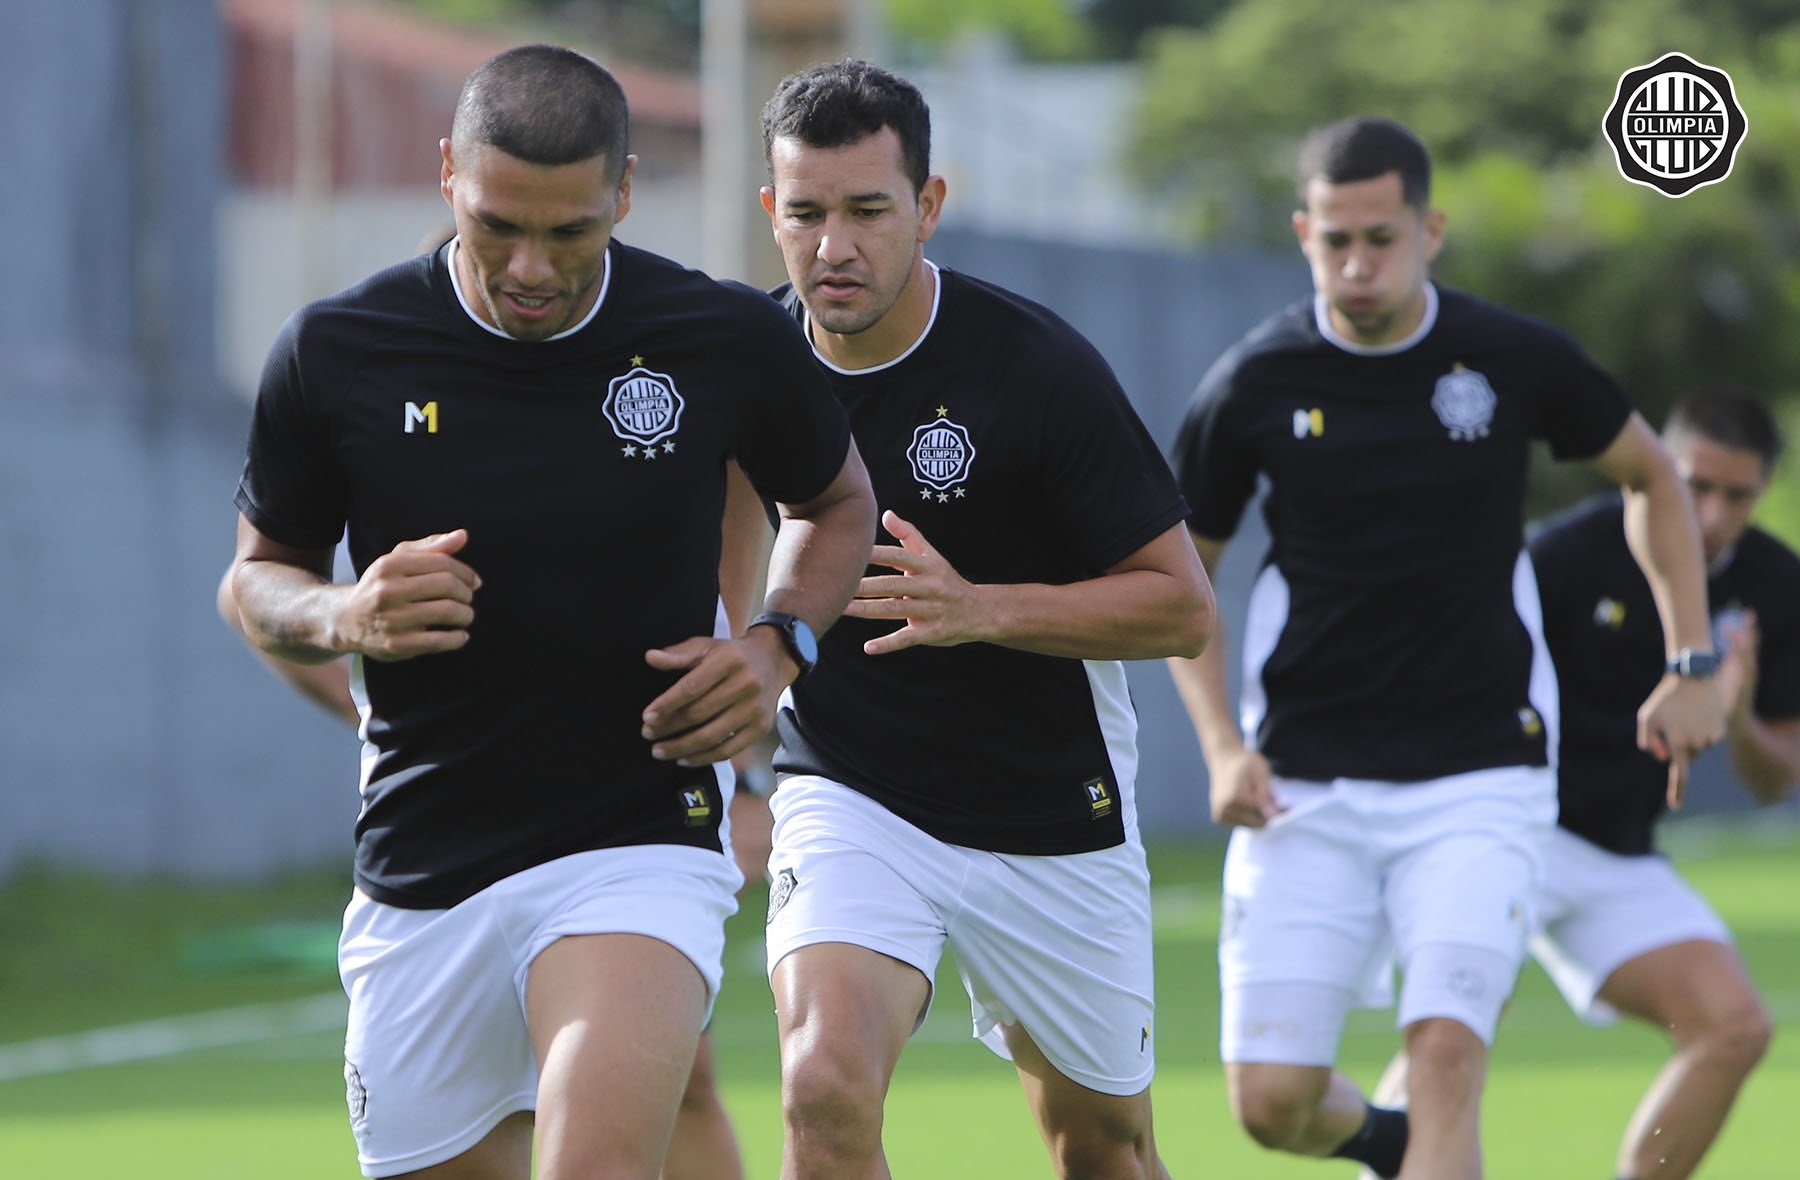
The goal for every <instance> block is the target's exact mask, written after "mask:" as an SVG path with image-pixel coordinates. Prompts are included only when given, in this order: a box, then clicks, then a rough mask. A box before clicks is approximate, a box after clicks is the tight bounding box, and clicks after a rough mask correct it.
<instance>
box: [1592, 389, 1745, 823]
mask: <svg viewBox="0 0 1800 1180" xmlns="http://www.w3.org/2000/svg"><path fill="white" fill-rule="evenodd" d="M1595 464H1596V466H1598V467H1599V468H1600V470H1601V471H1603V472H1605V473H1606V475H1607V476H1608V477H1609V478H1611V479H1614V480H1616V481H1617V482H1618V483H1619V486H1620V488H1621V489H1622V491H1623V492H1624V495H1625V537H1626V541H1627V542H1628V543H1629V544H1630V546H1631V552H1632V556H1633V557H1635V558H1636V559H1637V563H1638V565H1639V566H1640V567H1641V568H1642V569H1643V571H1644V576H1645V578H1647V579H1648V580H1649V582H1650V591H1651V594H1652V596H1653V597H1654V598H1655V600H1656V609H1657V613H1658V614H1659V615H1660V616H1661V618H1662V625H1663V644H1664V648H1665V650H1666V652H1667V654H1668V656H1669V657H1670V658H1674V657H1675V656H1676V655H1677V653H1679V652H1682V651H1702V652H1710V651H1711V650H1712V631H1711V624H1710V622H1709V620H1708V617H1707V609H1706V565H1705V558H1704V557H1703V556H1702V551H1701V546H1700V526H1699V524H1698V523H1697V521H1696V520H1695V517H1694V508H1693V502H1692V500H1691V499H1690V498H1689V496H1688V491H1687V485H1686V484H1685V483H1683V481H1682V479H1681V476H1680V473H1679V472H1678V471H1677V470H1676V468H1675V463H1674V461H1673V460H1672V459H1670V458H1669V454H1668V452H1667V451H1666V450H1664V449H1663V446H1662V443H1661V442H1660V441H1659V440H1658V439H1657V437H1656V435H1655V434H1654V433H1653V432H1652V431H1651V429H1650V427H1649V424H1648V423H1646V422H1645V421H1644V419H1643V418H1642V417H1641V416H1640V415H1638V414H1633V415H1632V416H1631V418H1630V419H1629V420H1628V421H1627V422H1626V423H1625V427H1624V429H1622V430H1621V431H1620V432H1619V436H1618V437H1617V438H1615V439H1614V440H1613V441H1612V443H1611V445H1609V446H1608V447H1607V448H1606V450H1605V451H1604V452H1602V453H1601V455H1600V456H1599V458H1598V459H1596V460H1595ZM1724 736H1725V700H1724V694H1723V693H1722V692H1721V690H1720V687H1719V685H1718V683H1717V682H1716V680H1714V679H1713V678H1711V677H1704V678H1697V677H1683V676H1677V675H1675V674H1674V673H1670V674H1668V675H1666V676H1664V677H1663V679H1662V681H1661V682H1660V683H1659V684H1658V685H1657V686H1656V688H1655V690H1654V691H1653V692H1651V694H1650V697H1649V699H1648V700H1646V701H1645V702H1644V705H1643V708H1641V709H1640V710H1639V711H1638V745H1639V746H1640V747H1641V748H1643V749H1645V750H1648V751H1649V752H1650V753H1651V754H1653V755H1655V756H1656V757H1657V758H1660V759H1663V760H1664V761H1666V762H1668V764H1669V805H1670V806H1671V807H1679V806H1680V805H1681V802H1682V800H1683V799H1684V798H1685V796H1686V794H1687V766H1688V763H1689V761H1691V760H1692V758H1693V756H1694V755H1696V754H1698V753H1699V752H1700V751H1701V750H1704V749H1706V748H1707V747H1708V746H1711V745H1713V744H1715V743H1716V742H1718V741H1719V740H1720V739H1721V738H1723V737H1724Z"/></svg>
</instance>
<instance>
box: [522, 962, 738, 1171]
mask: <svg viewBox="0 0 1800 1180" xmlns="http://www.w3.org/2000/svg"><path fill="white" fill-rule="evenodd" d="M705 1011H706V984H705V982H704V981H703V980H702V978H701V976H700V972H699V971H698V970H697V969H695V967H694V965H693V963H691V962H690V961H689V960H688V959H687V957H686V956H684V955H683V954H682V953H681V952H680V951H678V950H676V949H675V948H674V947H672V946H670V945H669V944H668V943H666V942H662V941H661V940H659V939H654V938H649V937H646V936H644V935H639V934H588V935H579V936H575V937H570V938H563V939H559V940H558V941H556V942H554V943H552V944H550V946H549V947H547V948H546V949H545V950H544V951H543V952H542V953H541V954H539V955H538V957H537V959H536V960H535V961H533V963H532V965H531V977H530V980H529V982H528V983H527V985H526V992H525V1012H526V1020H527V1023H528V1024H529V1025H530V1028H531V1042H532V1046H533V1048H534V1049H535V1050H536V1052H537V1058H538V1110H537V1131H538V1134H537V1177H538V1180H577V1178H579V1180H589V1178H591V1177H596V1176H605V1177H607V1178H608V1180H654V1178H655V1177H656V1175H657V1173H658V1171H659V1170H660V1169H661V1167H662V1161H663V1153H664V1152H665V1151H667V1150H668V1146H669V1135H670V1131H671V1129H672V1128H673V1126H674V1123H675V1110H676V1107H677V1106H678V1105H679V1103H680V1101H681V1093H682V1089H683V1087H684V1086H685V1085H686V1082H687V1078H688V1074H689V1071H690V1070H691V1069H692V1067H693V1063H694V1053H695V1049H696V1048H697V1046H698V1042H699V1039H700V1023H701V1020H702V1019H703V1017H704V1014H705Z"/></svg>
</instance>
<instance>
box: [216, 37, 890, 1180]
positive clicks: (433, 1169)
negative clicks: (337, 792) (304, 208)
mask: <svg viewBox="0 0 1800 1180" xmlns="http://www.w3.org/2000/svg"><path fill="white" fill-rule="evenodd" d="M626 138H627V112H626V106H625V100H624V94H623V92H622V91H620V89H619V87H618V84H617V83H616V82H615V81H614V80H613V78H612V76H611V75H610V74H608V73H607V72H606V71H605V70H604V69H602V68H601V67H600V66H599V65H597V64H596V63H594V62H593V61H591V60H589V59H588V58H586V57H583V56H581V55H579V54H576V53H572V52H570V51H568V50H563V49H557V48H554V47H549V46H527V47H522V48H519V49H514V50H509V51H507V52H506V53H503V54H500V55H499V56H497V57H495V58H493V59H491V60H490V61H488V62H487V63H485V64H483V65H482V66H481V67H479V68H478V69H477V70H476V71H475V72H474V73H473V74H472V75H470V77H469V80H468V82H467V83H466V84H465V86H464V89H463V92H462V96H461V98H460V99H459V101H458V105H457V111H456V118H455V122H454V125H453V128H452V131H451V136H450V138H449V139H447V140H443V141H441V144H440V148H441V151H442V155H443V171H442V181H441V187H442V190H443V194H444V197H445V199H446V200H447V201H448V202H449V204H450V207H451V211H452V213H453V215H454V217H455V220H456V227H457V235H458V236H457V238H456V240H455V241H454V242H452V243H451V244H450V245H449V246H447V247H446V248H445V249H444V250H443V251H441V252H438V253H434V254H431V255H427V256H423V257H420V258H416V259H413V260H411V261H408V262H405V263H402V264H400V265H398V266H396V267H393V268H390V269H388V270H385V271H382V272H380V273H378V274H376V275H374V276H372V277H370V278H369V279H367V280H365V281H364V282H363V283H361V284H360V285H358V286H357V287H354V288H352V289H351V290H349V291H347V292H345V293H343V294H340V295H337V296H333V297H331V298H329V299H326V300H323V301H320V302H318V303H315V304H312V305H309V306H308V307H306V308H303V309H302V310H301V311H300V312H298V313H297V314H296V315H295V316H294V317H293V318H292V319H290V320H289V322H288V324H287V325H286V326H285V327H284V328H283V330H282V332H281V334H280V336H279V337H278V338H277V340H276V342H275V345H274V347H273V349H272V352H271V355H270V358H269V361H268V363H267V365H266V367H265V370H264V376H263V382H262V387H261V389H260V391H259V394H258V398H257V406H256V411H255V415H254V419H253V423H252V427H251V434H250V444H249V457H248V460H247V462H246V465H245V471H244V476H243V480H242V482H241V484H240V486H239V490H238V496H237V503H238V507H239V509H240V511H241V513H242V519H241V522H240V525H239V533H238V536H239V541H238V555H237V561H236V570H235V573H234V575H233V591H234V596H235V599H236V602H237V607H238V613H239V616H240V618H241V620H242V622H243V624H244V627H245V632H246V634H247V635H248V636H249V637H250V639H251V640H252V641H253V642H254V643H256V644H257V646H259V647H260V648H262V649H263V650H264V651H267V652H269V653H271V654H273V655H276V656H279V657H281V658H284V659H289V660H295V661H298V662H302V663H321V662H324V661H327V660H329V659H331V658H333V657H335V656H338V655H341V654H344V653H346V652H348V653H351V654H353V655H356V656H358V657H359V660H358V669H359V673H360V680H361V683H362V686H363V690H364V692H365V693H366V700H367V717H366V720H365V722H364V732H365V738H366V743H367V745H366V750H365V755H364V759H363V777H362V798H363V806H362V812H361V815H360V817H359V819H358V822H357V825H356V833H357V856H356V874H355V875H356V883H357V891H356V894H355V896H354V897H353V899H352V901H351V903H350V906H349V908H348V909H347V911H346V913H345V920H344V934H343V938H342V941H341V943H340V957H339V966H340V970H341V973H342V975H343V978H344V983H345V988H346V990H347V991H348V992H349V995H350V1023H349V1030H348V1033H347V1036H346V1046H345V1056H346V1067H345V1075H346V1079H347V1083H348V1086H347V1089H348V1097H349V1100H350V1115H351V1125H352V1128H353V1130H354V1132H355V1135H356V1140H357V1148H358V1155H359V1158H360V1161H361V1164H362V1168H363V1171H364V1173H365V1174H366V1175H370V1176H391V1175H399V1174H403V1173H404V1174H416V1175H420V1176H426V1177H457V1178H459V1180H460V1178H464V1177H478V1178H481V1180H487V1178H490V1177H491V1178H494V1180H526V1178H527V1177H528V1176H530V1175H531V1174H532V1156H533V1154H534V1153H533V1150H532V1117H531V1113H530V1112H532V1111H533V1110H535V1112H536V1152H535V1154H536V1157H537V1158H536V1175H537V1176H538V1177H540V1178H543V1180H569V1178H573V1177H590V1176H597V1175H605V1176H617V1177H634V1178H639V1180H650V1178H651V1177H654V1176H655V1175H656V1174H657V1171H658V1168H659V1166H660V1165H661V1162H662V1159H663V1155H664V1151H665V1148H666V1146H667V1144H668V1139H669V1134H670V1126H671V1124H672V1122H673V1121H674V1118H675V1110H676V1105H677V1103H678V1101H679V1100H680V1097H681V1093H682V1088H683V1083H684V1080H685V1079H686V1078H687V1076H688V1072H689V1068H690V1066H691V1065H692V1063H693V1061H694V1052H695V1044H696V1041H697V1039H698V1037H699V1035H700V1030H701V1028H702V1027H703V1026H704V1024H705V1023H706V1019H707V1014H708V1011H709V1009H710V1007H711V1003H712V997H713V996H714V994H716V992H717V989H718V985H719V979H720V974H721V962H720V959H721V954H722V948H723V942H724V919H725V918H726V917H727V916H728V915H729V914H730V913H731V912H732V910H733V908H734V907H735V905H736V903H735V901H734V896H733V895H734V894H735V892H736V889H737V887H738V885H739V883H740V880H741V878H740V876H739V874H738V872H737V870H736V868H735V867H734V866H733V865H732V864H731V863H730V860H729V858H728V857H726V856H725V855H724V853H723V849H722V847H721V842H720V835H719V828H720V822H721V795H722V793H723V792H722V782H721V778H720V776H719V775H718V773H717V772H716V771H715V770H714V767H713V764H714V763H717V762H720V761H723V760H725V759H728V758H729V757H731V756H732V755H733V754H735V753H736V752H737V751H739V750H741V749H744V748H746V747H748V746H749V745H750V744H751V743H753V742H754V741H755V740H756V739H757V738H758V737H759V736H760V735H761V734H762V733H764V732H765V731H766V730H767V728H768V726H769V725H770V723H771V720H772V717H773V714H774V709H775V701H776V697H777V695H778V694H779V692H780V690H781V689H782V688H783V687H785V685H786V684H787V682H788V681H789V680H791V679H792V677H793V676H794V675H795V674H796V671H797V670H798V667H799V664H798V662H797V661H796V659H795V658H794V657H793V656H792V655H791V654H789V651H788V649H787V640H786V636H785V631H786V629H787V628H789V627H792V626H795V625H796V624H795V623H794V622H793V620H794V619H796V618H798V619H802V620H804V621H805V624H804V625H810V626H811V627H813V628H816V629H823V628H824V627H825V626H826V625H827V624H829V623H830V622H831V621H832V620H833V619H834V617H835V616H836V615H837V614H838V612H839V611H840V609H841V608H842V605H843V603H844V602H845V601H847V600H848V598H849V597H850V595H851V593H852V591H853V590H854V588H855V585H856V579H857V575H858V574H859V573H860V572H861V570H862V569H863V568H864V565H865V562H866V560H867V556H868V552H869V545H870V542H871V539H872V537H873V534H874V524H875V521H874V503H873V499H872V497H871V495H870V493H869V490H868V485H867V477H866V475H865V473H864V472H863V469H862V464H861V461H860V459H859V458H858V457H857V455H856V451H855V448H854V446H853V445H852V443H851V441H850V435H849V426H848V423H847V421H846V419H845V416H844V414H843V411H842V409H841V408H840V407H839V406H838V405H837V404H836V402H835V400H834V399H833V398H832V397H831V393H830V389H829V387H828V385H827V384H826V383H825V382H824V381H823V380H821V378H820V375H819V373H818V370H817V366H816V364H815V363H814V362H813V360H812V357H811V355H810V354H809V352H808V350H807V348H806V346H805V343H804V341H803V339H802V338H801V337H800V335H799V334H798V333H797V332H795V331H794V330H793V324H792V322H791V321H790V320H789V319H788V318H787V317H786V316H784V315H782V314H781V311H780V309H779V308H776V307H773V306H771V305H770V303H769V301H768V300H767V299H766V298H765V297H764V296H763V295H761V294H760V293H758V292H754V291H750V290H748V289H746V288H742V287H735V286H729V285H725V284H720V283H715V282H713V281H712V280H711V279H708V278H707V277H706V276H704V275H701V274H698V273H696V272H693V271H689V270H685V269H683V268H681V267H679V266H677V265H675V264H674V263H671V262H669V261H667V260H665V259H662V258H658V257H656V256H655V255H652V254H648V253H645V252H643V251H641V250H635V249H632V248H630V247H628V246H625V245H624V244H622V243H621V242H619V241H617V240H615V239H614V238H613V236H612V232H613V228H614V226H615V225H616V224H617V223H618V221H619V220H620V219H621V218H623V217H624V216H625V214H626V212H627V211H628V209H629V206H630V196H631V174H632V170H633V168H634V166H635V163H636V159H635V157H633V156H630V155H629V154H627V142H626ZM733 459H735V460H736V461H737V462H738V464H739V465H740V466H741V467H742V469H743V471H744V472H745V474H746V475H747V476H748V477H749V479H750V480H751V482H752V484H753V485H754V486H755V488H756V489H757V491H758V493H759V494H760V495H762V496H764V497H766V498H767V499H770V500H773V501H775V502H777V503H779V504H781V505H782V509H781V512H782V516H783V519H782V522H781V525H780V529H779V532H778V535H777V538H776V541H775V549H774V553H773V556H772V559H771V564H770V572H769V591H768V596H767V600H766V602H767V605H768V607H769V608H770V609H771V611H773V612H777V613H774V614H770V613H765V614H764V615H763V616H759V620H758V621H753V623H752V625H751V626H750V627H749V628H748V629H747V630H746V631H745V632H744V633H743V634H741V635H739V636H737V637H736V638H727V639H719V638H714V637H713V635H712V631H713V619H714V612H715V608H716V604H717V601H718V592H719V582H718V567H719V556H720V552H719V550H720V539H719V538H720V517H721V510H722V504H723V501H724V496H725V482H726V465H727V463H728V461H730V460H733ZM346 524H347V525H348V541H349V548H350V554H351V558H352V561H353V564H354V566H355V568H356V570H357V572H358V579H357V581H356V582H354V583H349V584H333V583H332V582H331V581H330V580H329V579H330V571H331V552H332V547H333V545H334V544H335V542H336V541H337V539H338V537H339V535H340V533H342V532H343V531H344V529H345V527H346ZM765 622H766V623H767V625H762V624H763V623H765Z"/></svg>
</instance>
